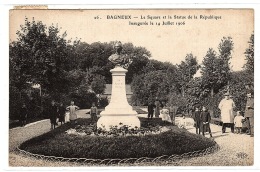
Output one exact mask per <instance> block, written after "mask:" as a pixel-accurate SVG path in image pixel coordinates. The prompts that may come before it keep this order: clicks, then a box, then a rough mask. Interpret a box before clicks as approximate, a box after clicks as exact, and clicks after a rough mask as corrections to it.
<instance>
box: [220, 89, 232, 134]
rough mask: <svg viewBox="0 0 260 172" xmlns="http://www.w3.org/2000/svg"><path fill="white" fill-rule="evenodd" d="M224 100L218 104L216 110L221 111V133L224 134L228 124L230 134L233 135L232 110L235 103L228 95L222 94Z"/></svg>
mask: <svg viewBox="0 0 260 172" xmlns="http://www.w3.org/2000/svg"><path fill="white" fill-rule="evenodd" d="M224 96H225V98H224V99H222V100H221V101H220V103H219V106H218V108H219V109H220V111H221V120H222V123H223V124H222V133H225V132H226V126H227V125H228V124H230V126H231V132H232V133H234V114H233V112H234V111H233V109H234V108H235V103H234V101H233V100H232V99H230V98H229V93H226V94H224Z"/></svg>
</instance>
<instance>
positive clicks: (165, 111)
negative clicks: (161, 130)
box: [160, 108, 172, 123]
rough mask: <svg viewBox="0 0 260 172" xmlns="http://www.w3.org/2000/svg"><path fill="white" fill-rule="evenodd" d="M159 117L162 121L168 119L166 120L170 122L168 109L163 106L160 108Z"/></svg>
mask: <svg viewBox="0 0 260 172" xmlns="http://www.w3.org/2000/svg"><path fill="white" fill-rule="evenodd" d="M160 117H161V118H162V121H164V122H165V121H168V122H170V123H171V122H172V120H171V117H170V115H169V110H168V109H166V108H164V109H162V110H161V114H160Z"/></svg>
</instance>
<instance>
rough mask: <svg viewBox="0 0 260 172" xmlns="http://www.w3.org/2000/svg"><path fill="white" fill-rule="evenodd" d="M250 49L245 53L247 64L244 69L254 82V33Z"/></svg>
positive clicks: (250, 40) (249, 42)
mask: <svg viewBox="0 0 260 172" xmlns="http://www.w3.org/2000/svg"><path fill="white" fill-rule="evenodd" d="M248 44H249V45H248V48H247V49H246V51H245V56H246V64H245V65H244V68H245V69H246V71H247V72H248V73H249V74H250V75H251V80H252V81H253V80H254V79H253V76H254V33H252V34H251V36H250V39H249V41H248Z"/></svg>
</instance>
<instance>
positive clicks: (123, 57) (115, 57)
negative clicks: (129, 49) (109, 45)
mask: <svg viewBox="0 0 260 172" xmlns="http://www.w3.org/2000/svg"><path fill="white" fill-rule="evenodd" d="M122 49H123V47H122V43H121V42H120V41H119V42H117V43H116V44H115V50H116V53H115V54H112V55H111V56H110V57H109V58H108V60H109V61H111V62H112V63H113V64H114V65H115V66H120V67H123V68H125V69H127V68H128V67H129V65H130V64H131V63H132V59H130V57H129V56H128V55H127V54H121V51H122Z"/></svg>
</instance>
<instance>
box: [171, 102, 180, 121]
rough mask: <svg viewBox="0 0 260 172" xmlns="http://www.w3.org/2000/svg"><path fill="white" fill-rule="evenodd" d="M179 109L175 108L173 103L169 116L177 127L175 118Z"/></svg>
mask: <svg viewBox="0 0 260 172" xmlns="http://www.w3.org/2000/svg"><path fill="white" fill-rule="evenodd" d="M177 109H178V107H177V106H174V105H173V103H171V106H170V107H169V114H170V117H171V120H172V124H173V125H175V117H176V113H177Z"/></svg>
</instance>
